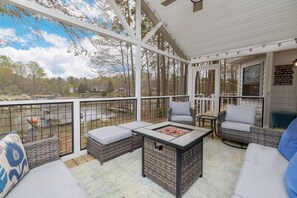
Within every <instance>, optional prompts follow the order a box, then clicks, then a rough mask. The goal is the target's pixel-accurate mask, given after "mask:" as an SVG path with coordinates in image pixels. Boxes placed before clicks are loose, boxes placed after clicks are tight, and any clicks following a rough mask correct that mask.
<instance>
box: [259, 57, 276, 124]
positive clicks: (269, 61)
mask: <svg viewBox="0 0 297 198" xmlns="http://www.w3.org/2000/svg"><path fill="white" fill-rule="evenodd" d="M272 66H273V52H268V53H267V54H266V61H265V65H264V73H265V78H264V79H265V82H264V94H263V96H264V115H262V116H263V126H264V127H266V128H268V127H269V122H270V98H271V86H272V70H273V68H272Z"/></svg>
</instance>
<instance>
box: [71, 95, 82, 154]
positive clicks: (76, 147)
mask: <svg viewBox="0 0 297 198" xmlns="http://www.w3.org/2000/svg"><path fill="white" fill-rule="evenodd" d="M72 122H73V154H74V157H78V156H80V102H79V101H74V102H73V120H72Z"/></svg>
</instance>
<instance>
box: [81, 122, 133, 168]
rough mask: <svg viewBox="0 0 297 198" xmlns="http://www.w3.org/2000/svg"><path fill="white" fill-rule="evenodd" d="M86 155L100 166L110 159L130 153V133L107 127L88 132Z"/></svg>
mask: <svg viewBox="0 0 297 198" xmlns="http://www.w3.org/2000/svg"><path fill="white" fill-rule="evenodd" d="M88 134H89V137H88V145H87V150H88V153H89V154H91V155H92V156H93V157H95V158H96V159H98V160H99V161H100V164H101V165H102V164H103V162H106V161H108V160H110V159H113V158H115V157H117V156H120V155H122V154H124V153H128V152H131V151H132V149H133V148H132V132H131V131H130V130H127V129H123V128H121V127H118V126H107V127H102V128H98V129H94V130H92V131H89V132H88Z"/></svg>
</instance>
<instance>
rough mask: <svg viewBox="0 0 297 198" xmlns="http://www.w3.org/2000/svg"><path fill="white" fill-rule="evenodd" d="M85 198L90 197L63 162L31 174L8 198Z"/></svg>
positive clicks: (37, 169) (49, 165)
mask: <svg viewBox="0 0 297 198" xmlns="http://www.w3.org/2000/svg"><path fill="white" fill-rule="evenodd" d="M15 197H22V198H40V197H42V198H53V197H55V198H83V197H88V196H87V194H86V193H85V192H84V191H83V190H82V189H81V187H80V186H79V185H78V183H77V182H76V181H75V179H74V178H73V176H72V175H71V173H70V172H69V170H68V168H67V167H66V166H65V165H64V164H63V162H62V161H60V160H57V161H54V162H51V163H47V164H45V165H42V166H39V167H37V168H34V169H31V170H30V171H29V173H28V174H27V175H26V176H25V177H24V178H23V179H22V180H21V181H20V182H19V183H18V184H17V185H16V186H15V187H14V188H13V189H12V190H11V191H10V192H9V193H8V195H7V198H15Z"/></svg>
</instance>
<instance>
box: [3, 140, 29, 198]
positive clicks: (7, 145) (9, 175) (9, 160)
mask: <svg viewBox="0 0 297 198" xmlns="http://www.w3.org/2000/svg"><path fill="white" fill-rule="evenodd" d="M28 171H29V165H28V161H27V156H26V153H25V149H24V147H23V144H22V141H21V139H20V137H19V136H18V135H17V134H9V135H7V136H5V137H4V138H3V139H2V140H1V141H0V197H5V195H6V194H7V193H8V192H9V191H10V190H11V189H12V188H13V187H14V186H15V185H16V184H17V183H18V182H19V181H20V180H21V179H22V178H23V177H24V176H25V175H26V173H27V172H28Z"/></svg>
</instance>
